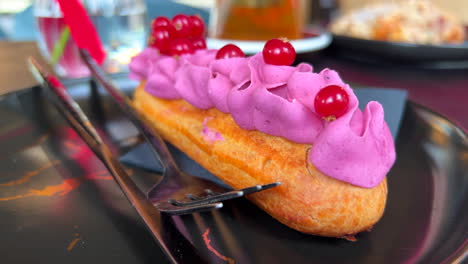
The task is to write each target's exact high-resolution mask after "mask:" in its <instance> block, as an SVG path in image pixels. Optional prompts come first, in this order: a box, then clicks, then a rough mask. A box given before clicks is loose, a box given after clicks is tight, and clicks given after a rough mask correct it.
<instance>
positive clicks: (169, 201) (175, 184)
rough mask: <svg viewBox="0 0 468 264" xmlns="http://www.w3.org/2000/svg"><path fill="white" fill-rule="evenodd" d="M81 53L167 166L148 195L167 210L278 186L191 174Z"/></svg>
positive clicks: (198, 207) (217, 204)
mask: <svg viewBox="0 0 468 264" xmlns="http://www.w3.org/2000/svg"><path fill="white" fill-rule="evenodd" d="M80 55H81V58H82V59H83V61H84V62H85V64H86V65H87V67H88V68H89V70H90V72H91V74H92V75H93V77H94V78H95V79H96V80H97V82H98V83H100V84H101V85H102V86H103V87H104V88H105V89H106V90H107V92H108V93H109V94H110V95H111V97H112V98H113V99H114V101H115V102H116V103H117V105H118V106H119V107H120V109H121V110H122V111H123V112H124V113H125V114H126V116H127V117H128V118H129V119H130V121H132V123H133V124H134V125H135V126H136V128H137V129H138V130H139V132H140V133H141V134H142V135H143V137H144V138H145V139H146V140H147V142H148V143H149V145H150V146H151V148H152V151H153V154H154V155H155V156H156V157H157V158H159V160H160V161H161V164H163V166H164V174H163V178H162V180H161V181H160V182H159V183H158V184H157V185H156V186H154V187H153V188H152V189H151V190H150V191H149V192H148V197H149V199H150V200H151V201H152V202H153V203H154V204H155V206H156V207H157V208H158V209H159V210H160V211H161V212H164V213H168V214H171V215H182V214H189V213H194V212H202V211H207V210H212V209H219V208H221V207H222V206H223V204H222V201H226V200H230V199H234V198H238V197H241V196H244V195H248V194H252V193H255V192H259V191H263V190H267V189H270V188H273V187H276V186H278V185H279V184H280V182H274V183H268V184H264V185H255V186H251V187H247V188H244V189H240V190H228V189H226V188H224V187H221V186H219V185H217V184H214V183H212V182H210V181H207V180H203V179H200V178H197V177H195V176H192V175H189V174H187V173H185V172H183V171H182V170H180V169H179V167H178V166H177V164H176V163H175V161H174V159H173V158H172V155H171V153H170V152H169V150H168V148H167V146H166V144H165V142H164V141H163V140H162V138H161V137H160V136H159V135H158V134H156V133H155V132H154V130H153V129H151V126H150V125H149V121H148V120H147V119H146V118H145V117H144V116H143V115H141V114H140V113H139V112H138V111H135V110H134V108H133V106H132V102H131V101H130V99H129V98H128V97H127V96H126V95H125V94H123V93H122V92H121V91H120V90H119V89H118V88H117V87H116V85H114V84H113V82H112V80H111V79H110V78H109V77H108V76H107V75H106V73H105V72H104V71H103V70H102V68H101V67H100V66H98V65H97V64H96V62H95V61H94V59H93V58H92V57H91V56H90V55H89V53H88V52H87V51H86V50H84V49H80Z"/></svg>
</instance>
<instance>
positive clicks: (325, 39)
mask: <svg viewBox="0 0 468 264" xmlns="http://www.w3.org/2000/svg"><path fill="white" fill-rule="evenodd" d="M331 41H332V35H331V34H329V33H322V34H320V35H318V36H314V37H310V38H303V39H295V40H290V42H291V44H292V45H293V46H294V48H295V49H296V53H305V52H311V51H316V50H321V49H324V48H326V47H328V45H330V43H331ZM265 42H266V41H249V40H231V39H215V38H207V39H206V45H207V47H208V48H209V49H219V48H221V47H223V46H224V45H226V44H229V43H232V44H235V45H237V46H238V47H239V48H240V49H242V51H244V53H246V54H254V53H257V52H260V51H262V50H263V45H265Z"/></svg>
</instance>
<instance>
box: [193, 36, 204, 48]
mask: <svg viewBox="0 0 468 264" xmlns="http://www.w3.org/2000/svg"><path fill="white" fill-rule="evenodd" d="M190 42H192V47H193V50H199V49H206V42H205V39H204V38H202V37H197V38H190Z"/></svg>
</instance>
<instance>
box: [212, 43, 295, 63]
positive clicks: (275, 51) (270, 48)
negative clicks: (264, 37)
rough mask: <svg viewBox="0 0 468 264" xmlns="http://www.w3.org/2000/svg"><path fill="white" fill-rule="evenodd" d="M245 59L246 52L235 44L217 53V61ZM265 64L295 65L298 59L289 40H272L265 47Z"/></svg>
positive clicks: (228, 45)
mask: <svg viewBox="0 0 468 264" xmlns="http://www.w3.org/2000/svg"><path fill="white" fill-rule="evenodd" d="M235 57H240V58H242V57H245V54H244V52H243V51H242V50H241V49H240V48H239V47H237V46H236V45H234V44H227V45H225V46H224V47H222V48H221V49H219V50H218V52H217V53H216V59H226V58H235ZM263 59H264V60H265V63H268V64H272V65H286V66H289V65H291V64H293V62H294V60H295V59H296V50H295V49H294V47H293V45H291V43H290V42H289V41H288V40H287V39H270V40H269V41H267V42H266V43H265V46H264V47H263Z"/></svg>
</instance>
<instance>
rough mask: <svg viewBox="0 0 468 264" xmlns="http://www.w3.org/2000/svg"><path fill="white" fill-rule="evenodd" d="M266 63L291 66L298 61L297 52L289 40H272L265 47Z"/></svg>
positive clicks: (264, 56) (264, 57)
mask: <svg viewBox="0 0 468 264" xmlns="http://www.w3.org/2000/svg"><path fill="white" fill-rule="evenodd" d="M263 59H264V60H265V63H268V64H273V65H287V66H289V65H291V64H292V63H293V62H294V60H295V59H296V50H295V49H294V47H293V45H291V43H289V41H287V40H282V39H270V40H269V41H267V43H265V46H264V47H263Z"/></svg>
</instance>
